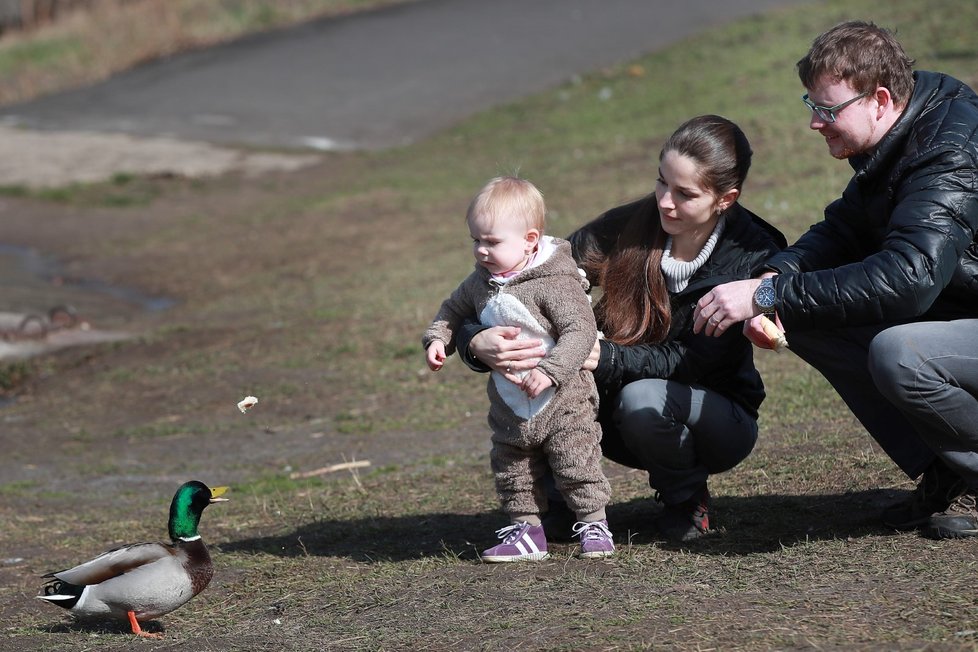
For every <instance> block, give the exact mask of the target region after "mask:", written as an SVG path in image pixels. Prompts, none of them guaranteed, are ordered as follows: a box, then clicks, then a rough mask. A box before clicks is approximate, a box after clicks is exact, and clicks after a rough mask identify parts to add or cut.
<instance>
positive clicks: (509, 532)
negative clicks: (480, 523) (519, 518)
mask: <svg viewBox="0 0 978 652" xmlns="http://www.w3.org/2000/svg"><path fill="white" fill-rule="evenodd" d="M526 526H527V524H526V523H513V524H512V525H507V526H506V527H503V528H499V529H498V530H496V536H497V537H499V538H500V539H502V540H503V543H513V541H516V539H517V538H519V535H520V530H522V529H523V528H524V527H526ZM509 537H512V539H509Z"/></svg>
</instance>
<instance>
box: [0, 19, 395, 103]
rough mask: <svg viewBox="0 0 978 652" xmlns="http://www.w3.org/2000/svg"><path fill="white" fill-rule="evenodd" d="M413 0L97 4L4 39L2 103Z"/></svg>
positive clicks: (0, 76) (0, 71)
mask: <svg viewBox="0 0 978 652" xmlns="http://www.w3.org/2000/svg"><path fill="white" fill-rule="evenodd" d="M412 1H414V0H278V1H277V2H274V3H272V2H267V1H263V0H224V1H221V2H217V1H215V0H137V1H135V2H134V1H133V0H128V1H127V0H97V1H96V2H93V3H91V5H90V8H88V9H78V10H75V11H71V12H68V13H65V14H63V15H61V16H59V17H58V19H57V20H56V21H54V22H46V23H41V24H39V25H37V26H34V27H31V28H29V29H26V30H23V31H11V32H8V33H6V34H4V35H3V37H2V39H0V103H2V104H9V103H14V102H22V101H25V100H29V99H31V98H33V97H36V96H38V95H43V94H46V93H50V92H54V91H59V90H64V89H67V88H72V87H76V86H82V85H85V84H89V83H92V82H95V81H99V80H102V79H105V78H106V77H108V76H110V75H112V74H113V73H116V72H119V71H121V70H125V69H127V68H131V67H132V66H134V65H137V64H139V63H142V62H145V61H150V60H153V59H157V58H160V57H165V56H167V55H170V54H174V53H177V52H182V51H185V50H188V49H193V48H199V47H205V46H208V45H213V44H215V43H219V42H223V41H227V40H231V39H234V38H237V37H240V36H243V35H245V34H249V33H252V32H256V31H261V30H268V29H273V28H278V27H284V26H287V25H292V24H295V23H299V22H303V21H307V20H310V19H314V18H321V17H326V16H336V15H340V14H344V13H349V12H352V11H363V10H365V9H372V8H378V7H382V6H386V5H392V4H398V3H403V2H412Z"/></svg>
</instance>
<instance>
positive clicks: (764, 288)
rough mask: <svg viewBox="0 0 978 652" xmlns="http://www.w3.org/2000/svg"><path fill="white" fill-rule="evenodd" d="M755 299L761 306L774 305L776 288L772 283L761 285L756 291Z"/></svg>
mask: <svg viewBox="0 0 978 652" xmlns="http://www.w3.org/2000/svg"><path fill="white" fill-rule="evenodd" d="M754 301H756V302H757V305H758V307H760V308H773V307H774V288H773V287H771V286H770V285H766V284H765V285H761V286H760V287H759V288H757V292H755V293H754Z"/></svg>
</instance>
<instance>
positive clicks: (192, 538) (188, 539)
mask: <svg viewBox="0 0 978 652" xmlns="http://www.w3.org/2000/svg"><path fill="white" fill-rule="evenodd" d="M178 538H179V539H180V540H181V541H185V542H187V543H190V542H191V541H199V540H200V535H199V534H198V535H197V536H195V537H178Z"/></svg>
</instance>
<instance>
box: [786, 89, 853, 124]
mask: <svg viewBox="0 0 978 652" xmlns="http://www.w3.org/2000/svg"><path fill="white" fill-rule="evenodd" d="M867 95H869V91H866V92H865V93H860V94H859V95H857V96H856V97H854V98H852V99H851V100H846V101H845V102H843V103H842V104H836V105H835V106H819V105H818V104H815V103H814V102H812V101H811V100H810V99H808V93H805V94H804V95H802V96H801V101H802V102H804V103H805V106H807V107H808V108H809V109H811V110H812V113H814V114H815V115H817V116H818V117H819V119H821V120H823V121H825V122H835V114H836V113H838V112H839V111H841V110H842V109H844V108H846V107H847V106H849V105H850V104H852V103H853V102H855V101H856V100H861V99H862V98H864V97H866V96H867Z"/></svg>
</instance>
